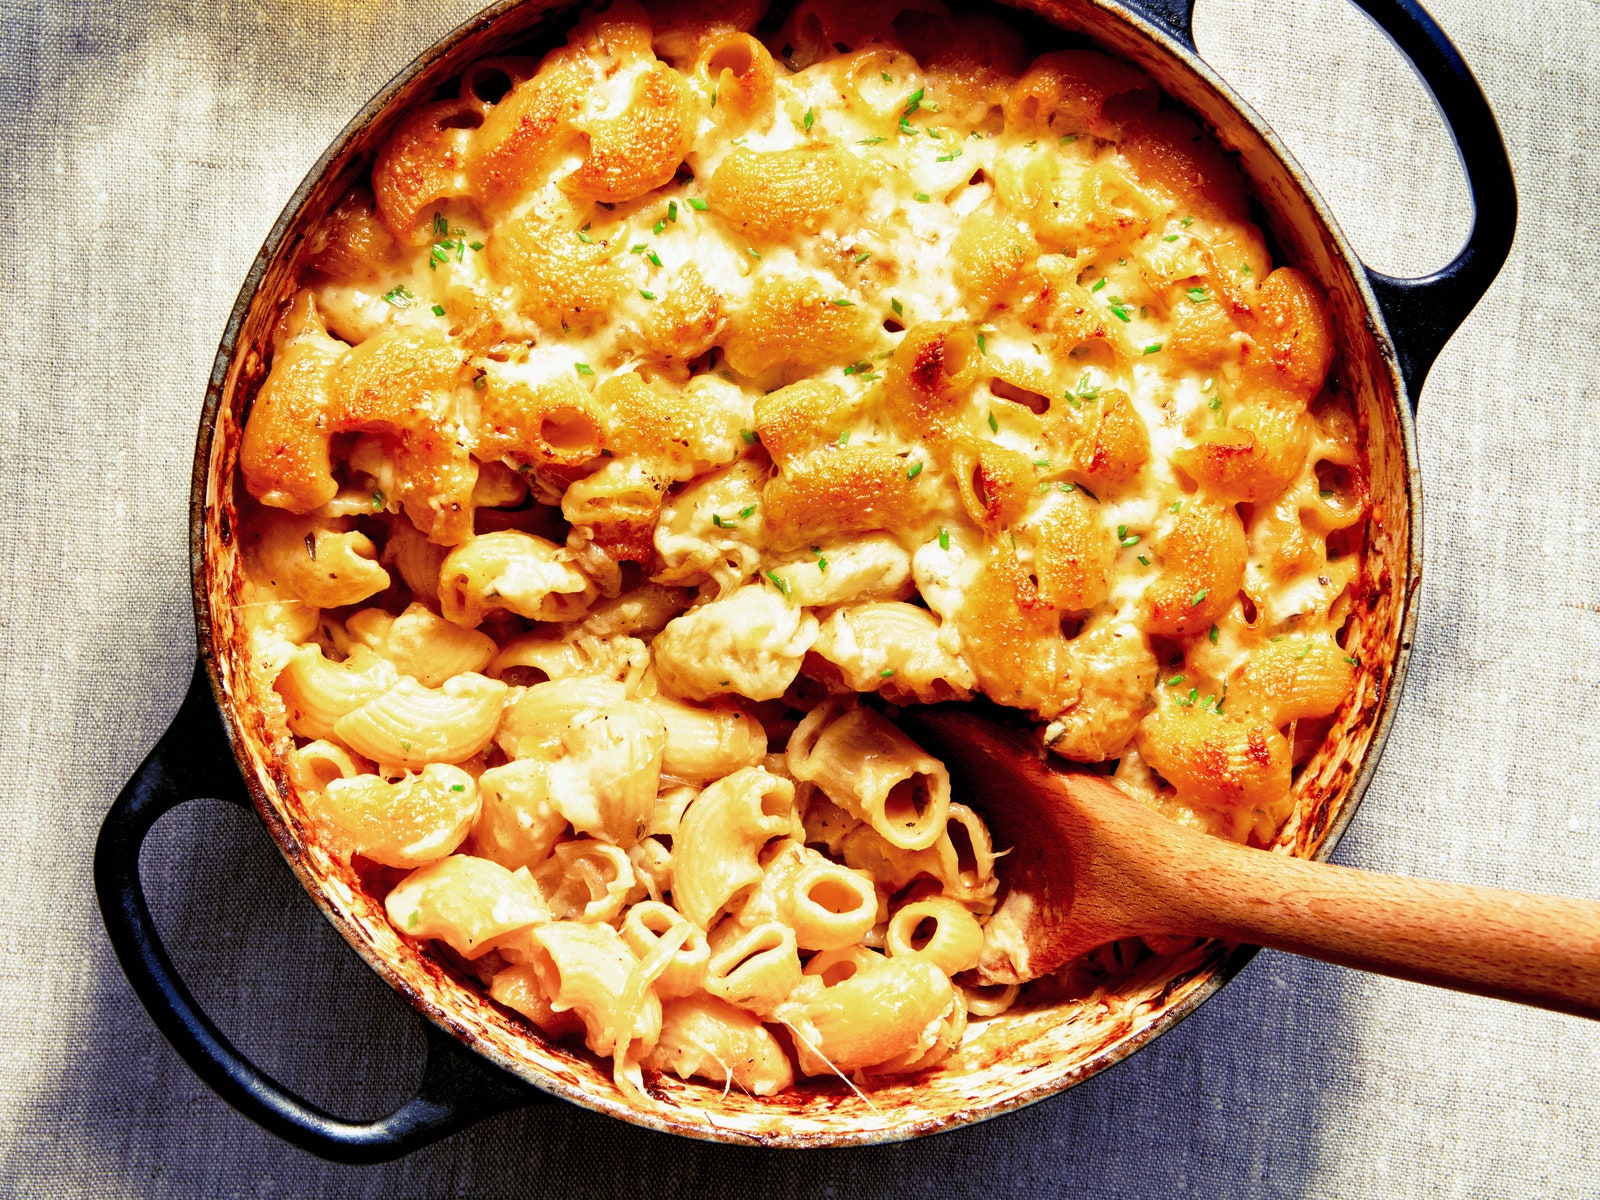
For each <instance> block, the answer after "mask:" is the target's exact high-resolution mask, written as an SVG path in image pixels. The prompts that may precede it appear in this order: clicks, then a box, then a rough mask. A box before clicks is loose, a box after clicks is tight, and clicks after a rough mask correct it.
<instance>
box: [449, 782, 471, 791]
mask: <svg viewBox="0 0 1600 1200" xmlns="http://www.w3.org/2000/svg"><path fill="white" fill-rule="evenodd" d="M450 790H451V791H452V792H464V791H466V790H467V785H466V784H464V783H452V784H451V785H450Z"/></svg>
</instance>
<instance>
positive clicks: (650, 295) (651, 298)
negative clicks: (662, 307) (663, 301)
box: [639, 288, 656, 300]
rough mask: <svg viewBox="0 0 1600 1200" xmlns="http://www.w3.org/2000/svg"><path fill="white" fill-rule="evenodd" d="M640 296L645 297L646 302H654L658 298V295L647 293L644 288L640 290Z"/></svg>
mask: <svg viewBox="0 0 1600 1200" xmlns="http://www.w3.org/2000/svg"><path fill="white" fill-rule="evenodd" d="M639 295H641V296H643V297H644V298H645V299H646V300H654V299H655V298H656V294H655V293H654V292H647V291H645V290H644V289H643V288H640V289H639Z"/></svg>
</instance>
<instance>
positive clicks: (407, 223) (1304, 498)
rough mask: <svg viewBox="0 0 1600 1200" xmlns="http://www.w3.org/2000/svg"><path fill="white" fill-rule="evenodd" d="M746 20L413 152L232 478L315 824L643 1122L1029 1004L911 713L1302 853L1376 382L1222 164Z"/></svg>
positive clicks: (413, 923)
mask: <svg viewBox="0 0 1600 1200" xmlns="http://www.w3.org/2000/svg"><path fill="white" fill-rule="evenodd" d="M763 7H764V6H763V5H761V4H759V3H756V2H755V0H750V2H748V3H742V4H736V5H734V6H732V7H727V6H724V8H723V9H719V10H718V13H717V15H707V14H705V13H702V12H701V11H700V9H699V8H696V7H695V6H693V5H689V4H686V3H682V2H680V0H661V2H660V3H658V4H655V5H652V6H650V10H649V11H646V10H645V9H641V8H640V7H638V6H637V5H635V4H634V3H632V2H631V0H617V2H616V3H613V4H612V5H611V6H610V7H609V8H608V9H607V10H606V11H604V12H602V13H600V14H597V15H590V16H587V17H585V18H583V19H581V20H580V22H579V24H578V25H577V26H576V28H574V29H573V30H572V31H571V33H570V34H569V35H568V38H567V43H566V45H564V46H562V47H560V48H558V49H557V50H555V51H554V52H552V53H551V54H549V55H548V56H546V57H545V58H544V59H543V60H542V61H535V60H533V59H522V58H516V59H513V58H495V59H487V60H484V61H483V62H481V63H478V64H475V65H474V66H473V67H470V68H469V69H468V70H467V71H466V73H465V74H464V75H463V76H462V78H461V81H460V85H459V88H458V89H457V90H456V93H455V94H454V95H439V96H436V97H435V98H434V99H433V100H431V101H429V102H428V103H426V104H423V105H421V106H419V107H418V108H417V109H416V110H415V111H413V112H412V113H410V114H409V115H407V116H406V118H405V119H404V120H402V121H401V123H400V124H399V125H398V126H397V127H396V129H395V131H394V133H393V134H392V135H391V136H390V139H389V142H388V143H387V145H386V146H384V147H383V148H382V150H381V152H380V153H379V154H378V156H377V159H376V162H375V164H374V166H373V168H372V173H371V179H370V182H364V183H362V184H360V185H358V186H357V187H356V188H355V189H354V190H352V191H351V192H350V194H349V195H348V196H346V197H345V198H344V199H343V200H342V201H341V202H340V203H339V204H338V206H337V207H336V208H335V209H334V210H333V211H332V212H331V213H330V214H329V216H328V218H327V220H326V222H325V223H324V227H323V228H322V229H321V230H320V231H319V233H318V234H317V236H316V237H315V238H313V239H312V240H311V242H310V243H309V248H308V252H307V253H308V257H307V260H306V263H305V266H304V269H303V271H302V274H301V278H300V288H299V290H298V292H297V293H296V294H295V295H294V296H293V297H292V298H291V299H290V300H289V301H288V303H287V304H286V306H285V310H284V314H283V317H282V320H281V321H280V323H279V326H278V328H277V330H276V334H275V339H274V357H273V360H272V364H271V369H270V372H269V373H268V375H267V377H266V379H265V381H264V382H263V383H262V385H261V388H260V390H259V393H258V395H257V396H256V399H255V402H254V406H253V409H252V411H251V413H250V417H249V420H248V423H247V425H246V428H245V431H244V437H243V440H242V443H241V445H240V449H239V473H240V478H241V481H242V494H243V493H247V494H248V499H247V500H245V501H244V503H243V506H242V510H241V512H242V517H241V532H242V539H243V544H244V547H245V551H246V563H247V569H248V572H249V575H250V579H249V583H248V590H247V593H246V594H247V595H249V596H252V597H260V598H262V599H263V601H270V602H262V603H255V604H252V605H251V606H250V611H251V614H252V620H253V622H254V624H253V633H252V637H253V639H254V640H255V643H256V644H258V645H259V647H260V654H259V655H258V656H257V657H258V659H259V661H260V663H261V666H260V668H259V669H260V671H261V672H262V674H263V676H264V678H266V679H268V680H270V681H271V683H272V686H273V687H274V688H275V689H276V692H277V694H278V695H279V696H280V697H281V698H282V702H283V703H282V712H283V720H284V722H285V724H286V726H287V731H288V733H289V734H292V735H293V736H294V738H295V739H298V742H297V745H296V747H295V748H293V749H292V750H290V751H288V752H287V755H286V769H287V774H288V776H289V778H290V779H291V780H292V781H293V783H294V785H295V787H296V789H297V790H298V792H299V793H300V795H301V796H302V799H303V801H304V804H305V809H306V812H307V814H308V816H309V817H310V819H311V820H312V821H314V822H315V823H316V825H317V827H318V829H319V830H321V831H322V832H323V835H324V836H325V837H326V838H327V840H328V844H329V845H331V846H333V847H334V848H335V849H336V850H337V851H338V852H339V853H341V854H342V855H345V856H347V857H349V858H351V859H353V860H359V861H360V862H364V863H370V864H376V865H378V866H381V867H383V868H387V869H388V870H387V871H385V872H364V874H363V878H367V879H382V880H385V881H386V880H389V879H393V878H398V879H399V881H398V882H397V883H394V884H393V886H392V888H391V889H390V890H389V891H388V893H387V897H386V900H385V903H386V906H387V911H388V914H389V917H390V920H391V921H392V922H393V924H394V926H395V928H396V929H397V930H398V931H399V932H400V933H401V934H403V935H405V936H407V937H410V938H414V939H417V940H418V941H420V942H428V941H437V942H439V943H442V944H443V945H444V946H447V947H448V948H449V949H450V950H451V951H453V952H454V954H456V955H459V956H461V957H462V958H465V959H469V960H474V961H475V963H476V964H477V966H476V968H475V969H476V970H477V971H478V972H479V973H480V975H481V977H482V978H483V979H486V980H490V981H491V982H490V983H489V995H490V996H491V997H492V998H493V999H494V1000H495V1001H497V1002H499V1003H501V1004H503V1005H505V1006H507V1007H509V1008H511V1009H513V1010H515V1011H516V1012H518V1013H521V1014H522V1015H523V1016H525V1017H526V1018H527V1019H528V1020H529V1021H531V1022H532V1023H533V1024H534V1025H536V1026H538V1027H539V1028H540V1029H541V1030H543V1031H544V1032H545V1033H546V1034H547V1035H548V1036H551V1037H561V1038H577V1039H581V1040H582V1041H583V1042H584V1043H585V1044H586V1045H587V1047H588V1048H589V1050H590V1051H592V1052H593V1053H594V1054H596V1055H601V1056H604V1057H609V1058H611V1059H612V1060H613V1066H614V1070H615V1072H616V1076H617V1079H618V1081H619V1085H624V1086H632V1087H634V1088H635V1089H636V1090H637V1087H638V1085H637V1083H634V1082H632V1081H635V1080H636V1079H637V1078H638V1074H639V1070H640V1069H641V1068H643V1069H645V1070H649V1071H654V1072H660V1073H671V1074H674V1075H676V1076H678V1077H679V1078H681V1079H690V1078H693V1079H697V1080H701V1081H703V1082H705V1083H707V1084H710V1085H716V1086H737V1087H740V1088H743V1089H745V1090H747V1091H749V1092H751V1093H753V1094H755V1095H762V1096H765V1095H771V1094H773V1093H775V1092H778V1091H781V1090H783V1089H785V1088H787V1087H789V1086H791V1084H792V1083H793V1081H794V1079H795V1072H796V1071H797V1070H798V1071H799V1072H800V1073H801V1074H802V1075H813V1076H814V1075H824V1074H839V1075H844V1076H851V1077H854V1078H855V1079H856V1080H857V1081H858V1082H860V1083H861V1084H862V1085H863V1086H865V1085H867V1083H868V1082H869V1081H870V1079H871V1078H872V1077H873V1076H887V1075H894V1074H900V1073H905V1072H913V1071H918V1070H922V1069H925V1068H928V1067H931V1066H934V1065H936V1064H937V1063H939V1062H940V1061H942V1060H943V1059H944V1058H945V1057H946V1056H948V1055H950V1054H952V1053H954V1052H955V1051H956V1048H957V1047H958V1046H959V1045H960V1043H961V1041H962V1039H963V1037H964V1036H969V1033H968V1021H969V1019H972V1020H975V1021H982V1020H984V1019H986V1018H988V1017H991V1016H994V1015H996V1014H997V1013H1000V1012H1002V1011H1004V1010H1005V1009H1006V1008H1007V1007H1008V1006H1009V1005H1010V1004H1011V1003H1012V1002H1013V1001H1014V1000H1015V999H1016V997H1017V989H1016V988H1015V987H998V986H993V985H990V984H988V983H987V982H986V980H985V978H984V976H983V970H982V966H981V964H982V963H983V961H984V960H985V955H984V950H985V938H986V936H987V924H988V920H989V916H990V914H991V913H992V912H993V911H994V909H995V905H996V899H997V893H998V892H999V889H1000V880H999V879H998V878H997V875H996V860H997V858H999V857H1000V855H1001V854H1003V852H1004V850H1003V848H1002V849H1000V850H998V851H997V849H996V848H995V847H994V846H993V845H992V844H991V841H990V837H989V832H988V830H987V828H986V827H985V826H984V823H983V821H982V819H981V818H980V817H979V816H978V815H977V814H976V813H974V812H973V811H972V810H971V809H969V808H967V807H965V806H964V805H962V804H959V803H952V800H951V796H950V783H949V778H948V776H947V774H946V772H945V769H944V766H943V764H942V763H940V762H939V761H938V760H937V759H935V758H933V757H932V756H930V755H928V754H926V753H925V752H924V751H923V750H922V749H921V748H920V747H918V746H917V745H915V744H914V743H913V742H912V741H911V740H910V739H908V738H907V737H906V736H905V735H904V734H902V733H900V732H899V730H898V728H897V727H896V726H895V724H894V723H893V721H892V720H890V719H889V717H888V716H887V715H885V710H886V709H887V711H888V712H893V711H894V710H893V708H892V707H889V706H893V705H901V704H915V703H934V702H942V701H951V700H955V701H964V700H968V699H971V698H973V697H974V696H977V695H979V694H981V695H983V696H985V697H987V698H988V699H989V700H991V701H994V702H997V703H1000V704H1005V705H1010V706H1014V707H1017V708H1020V709H1023V710H1026V711H1027V712H1029V713H1030V714H1032V715H1033V716H1034V717H1035V718H1037V719H1038V720H1039V721H1040V722H1042V723H1043V725H1044V731H1043V732H1044V741H1045V744H1046V745H1048V746H1049V747H1050V748H1051V749H1052V750H1053V751H1054V752H1055V753H1057V754H1058V755H1060V756H1062V757H1064V758H1067V759H1070V760H1073V761H1076V762H1083V763H1102V762H1111V761H1114V760H1121V762H1122V766H1121V768H1120V770H1119V772H1118V774H1119V778H1125V779H1129V780H1132V781H1134V782H1135V783H1136V784H1137V790H1140V791H1141V794H1142V796H1143V798H1144V799H1145V800H1146V801H1147V802H1148V803H1150V804H1152V805H1153V806H1154V807H1156V808H1158V809H1160V810H1162V811H1165V812H1168V813H1169V814H1171V815H1173V816H1174V817H1176V818H1178V819H1181V820H1188V821H1191V822H1198V823H1201V824H1203V825H1205V826H1207V827H1208V828H1210V829H1212V830H1213V831H1214V832H1216V833H1218V834H1220V835H1223V836H1228V837H1233V838H1235V839H1239V840H1247V839H1248V840H1254V841H1255V842H1257V843H1259V844H1267V843H1270V842H1271V841H1272V840H1273V839H1274V838H1275V837H1277V836H1278V833H1279V831H1280V829H1281V828H1282V826H1283V823H1284V821H1285V820H1286V819H1287V818H1288V816H1289V814H1290V811H1291V809H1292V807H1293V803H1294V792H1293V786H1292V785H1293V778H1294V774H1293V773H1294V769H1295V766H1296V764H1297V762H1299V761H1300V758H1301V755H1303V754H1304V753H1305V752H1306V750H1305V747H1306V745H1307V744H1308V743H1309V742H1313V741H1314V740H1315V739H1314V737H1312V736H1310V735H1309V734H1308V731H1315V730H1318V729H1320V728H1322V727H1323V726H1322V725H1320V724H1319V722H1326V721H1327V720H1328V719H1329V718H1330V717H1331V716H1332V715H1333V714H1334V713H1335V712H1336V711H1337V710H1338V709H1339V708H1340V706H1341V705H1342V704H1344V703H1346V702H1347V697H1348V696H1349V694H1350V692H1351V688H1352V683H1353V679H1354V674H1355V671H1354V668H1355V666H1356V664H1355V662H1354V660H1353V659H1352V658H1350V657H1348V656H1347V655H1346V654H1345V651H1344V649H1343V632H1342V630H1343V626H1344V624H1345V622H1346V621H1347V619H1348V618H1349V617H1350V615H1351V613H1352V611H1353V610H1354V609H1355V606H1356V601H1357V599H1358V598H1359V587H1360V584H1359V579H1360V568H1361V559H1360V553H1359V550H1360V546H1361V529H1362V524H1363V518H1364V517H1365V516H1366V515H1367V509H1368V502H1367V493H1366V482H1365V462H1364V458H1363V454H1362V450H1361V446H1360V437H1359V431H1358V430H1357V428H1356V424H1355V421H1354V418H1353V416H1352V415H1351V411H1350V408H1349V405H1348V401H1347V400H1345V399H1344V398H1342V397H1341V396H1340V395H1339V394H1338V388H1337V385H1331V386H1330V385H1329V384H1328V382H1327V381H1328V376H1329V371H1330V368H1331V366H1332V363H1333V361H1334V358H1335V354H1336V350H1337V347H1336V346H1335V344H1334V341H1333V337H1332V333H1331V327H1330V325H1329V322H1328V320H1327V317H1326V314H1325V311H1324V302H1323V300H1322V298H1321V295H1320V293H1319V292H1318V290H1317V287H1316V285H1315V283H1314V282H1313V281H1312V280H1310V279H1309V278H1308V277H1307V276H1306V275H1304V274H1303V273H1301V272H1300V271H1298V270H1296V269H1295V268H1293V267H1289V266H1279V267H1277V268H1276V269H1274V268H1273V265H1272V263H1271V261H1270V259H1269V257H1268V254H1267V248H1266V242H1265V239H1264V237H1263V235H1262V232H1261V230H1259V229H1258V228H1257V227H1256V226H1255V225H1254V224H1252V223H1251V219H1250V209H1249V204H1248V196H1247V194H1246V192H1245V189H1244V185H1243V181H1242V179H1241V178H1240V177H1239V175H1238V174H1237V172H1236V170H1235V168H1234V167H1233V166H1232V165H1231V164H1230V162H1229V161H1228V160H1227V159H1226V158H1225V157H1224V156H1223V155H1222V153H1221V151H1220V150H1219V149H1218V147H1217V146H1216V145H1215V144H1214V143H1213V142H1212V141H1211V140H1210V139H1209V137H1207V136H1206V135H1205V134H1204V133H1203V131H1201V130H1200V128H1199V127H1198V126H1197V125H1195V124H1194V123H1193V122H1192V121H1191V120H1190V119H1189V118H1188V117H1186V116H1184V115H1183V114H1181V113H1178V112H1175V111H1171V110H1169V109H1166V108H1163V107H1162V103H1163V101H1162V97H1161V95H1160V93H1159V91H1158V90H1157V88H1156V87H1155V86H1154V84H1153V83H1152V82H1151V81H1150V80H1149V79H1148V78H1146V77H1145V76H1144V75H1143V74H1142V73H1141V72H1140V71H1138V70H1136V69H1134V68H1133V67H1131V66H1129V65H1127V64H1125V63H1122V62H1119V61H1117V60H1115V59H1112V58H1110V57H1108V56H1106V55H1104V54H1102V53H1100V52H1098V51H1094V50H1087V49H1074V50H1066V51H1055V52H1050V53H1046V54H1043V55H1040V56H1038V57H1036V58H1033V59H1032V60H1031V61H1030V59H1029V55H1028V54H1027V53H1026V51H1025V50H1024V48H1023V45H1022V42H1021V41H1020V39H1019V38H1018V37H1017V35H1016V34H1015V33H1013V32H1012V31H1011V30H1009V29H1008V28H1006V27H1004V26H1002V25H1000V24H999V23H997V22H995V21H994V20H992V19H990V18H988V17H985V16H981V15H966V16H961V17H954V16H951V15H950V14H948V13H946V12H944V11H943V9H942V7H941V5H940V4H939V2H938V0H915V2H914V3H908V2H906V0H896V2H892V3H890V4H888V5H887V6H874V5H855V6H851V5H847V4H843V3H839V2H837V0H804V2H803V3H802V4H800V5H799V7H798V8H797V9H796V10H795V12H794V14H793V15H792V16H791V17H790V18H789V21H788V23H787V24H786V25H785V26H784V28H783V29H782V30H781V31H780V32H779V33H778V34H776V35H774V36H773V37H772V38H769V39H765V40H763V39H762V38H760V37H758V36H756V35H754V34H753V33H752V32H750V31H751V30H753V29H755V28H756V26H757V24H758V22H759V19H760V16H761V11H762V9H763ZM779 46H782V47H783V50H782V52H781V53H780V52H779V51H778V49H777V47H779ZM489 97H494V98H492V99H491V98H489Z"/></svg>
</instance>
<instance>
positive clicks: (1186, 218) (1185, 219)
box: [1178, 217, 1194, 229]
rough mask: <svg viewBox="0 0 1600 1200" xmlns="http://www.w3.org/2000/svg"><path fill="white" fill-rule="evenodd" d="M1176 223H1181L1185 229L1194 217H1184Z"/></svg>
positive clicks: (1191, 223)
mask: <svg viewBox="0 0 1600 1200" xmlns="http://www.w3.org/2000/svg"><path fill="white" fill-rule="evenodd" d="M1178 224H1179V225H1182V226H1183V227H1184V228H1185V229H1187V228H1189V226H1191V225H1193V224H1194V218H1193V217H1185V218H1184V219H1183V220H1181V221H1179V222H1178Z"/></svg>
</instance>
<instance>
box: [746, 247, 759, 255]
mask: <svg viewBox="0 0 1600 1200" xmlns="http://www.w3.org/2000/svg"><path fill="white" fill-rule="evenodd" d="M744 252H745V253H746V254H748V255H749V256H750V257H751V258H760V257H761V251H759V250H757V249H756V248H755V247H754V246H746V247H745V248H744Z"/></svg>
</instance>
